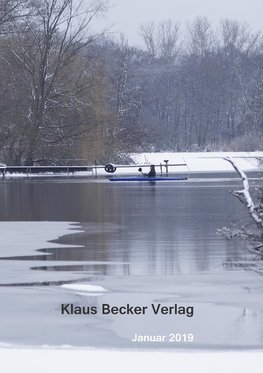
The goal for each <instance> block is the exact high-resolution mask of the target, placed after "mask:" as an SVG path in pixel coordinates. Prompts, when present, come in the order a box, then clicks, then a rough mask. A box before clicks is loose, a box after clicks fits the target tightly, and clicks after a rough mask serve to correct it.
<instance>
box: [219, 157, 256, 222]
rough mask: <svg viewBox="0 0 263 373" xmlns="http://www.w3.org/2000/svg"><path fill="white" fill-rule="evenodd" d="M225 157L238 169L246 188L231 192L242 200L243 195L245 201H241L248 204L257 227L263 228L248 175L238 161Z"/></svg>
mask: <svg viewBox="0 0 263 373" xmlns="http://www.w3.org/2000/svg"><path fill="white" fill-rule="evenodd" d="M224 159H225V160H226V161H228V162H230V163H231V165H232V166H233V168H234V169H235V170H236V172H237V173H238V174H239V176H240V177H241V179H242V183H243V188H244V189H242V190H240V191H234V192H233V191H232V192H231V193H232V194H233V195H234V196H236V197H238V198H239V200H241V199H240V196H243V198H244V201H243V200H241V201H242V202H243V203H244V204H245V205H246V207H247V209H248V211H249V214H250V216H251V217H252V219H253V220H254V221H255V223H256V224H257V227H258V228H262V229H263V220H262V219H261V217H260V215H259V214H258V212H257V208H256V206H255V204H254V202H253V200H252V197H251V195H250V192H249V182H248V178H247V175H246V174H245V172H244V171H243V170H241V168H239V166H238V165H237V164H236V162H235V161H234V160H233V159H232V158H231V157H227V158H224Z"/></svg>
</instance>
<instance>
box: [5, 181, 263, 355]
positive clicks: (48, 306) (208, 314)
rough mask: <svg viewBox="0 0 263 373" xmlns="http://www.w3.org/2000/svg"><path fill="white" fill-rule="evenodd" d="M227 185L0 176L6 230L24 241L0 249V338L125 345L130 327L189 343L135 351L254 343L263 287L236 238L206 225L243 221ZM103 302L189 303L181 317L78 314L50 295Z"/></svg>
mask: <svg viewBox="0 0 263 373" xmlns="http://www.w3.org/2000/svg"><path fill="white" fill-rule="evenodd" d="M235 183H237V181H235ZM233 184H234V183H232V182H230V181H228V182H227V183H226V182H225V183H223V182H211V181H209V182H207V183H206V182H202V183H201V182H197V181H196V180H195V181H190V182H182V183H172V184H170V183H162V184H161V185H159V184H158V183H156V185H145V184H143V185H140V184H139V183H138V184H136V183H135V184H134V185H128V184H124V185H122V184H118V183H116V184H115V183H114V184H111V183H110V182H107V181H106V182H89V181H87V180H84V179H83V180H79V179H66V180H62V179H59V180H58V179H51V180H48V179H47V178H46V179H45V180H39V179H38V180H37V181H34V180H31V181H30V180H24V181H14V182H9V181H6V182H2V183H0V206H1V209H0V220H2V221H10V227H9V229H10V231H11V230H12V227H17V228H18V226H19V227H20V228H19V229H20V231H19V232H20V234H21V237H23V239H24V240H25V241H26V242H23V245H22V243H21V242H20V240H21V237H17V245H15V250H14V251H15V252H12V251H10V255H9V251H8V250H2V253H3V252H4V251H5V253H7V255H8V256H9V257H8V258H7V257H5V258H4V259H3V258H1V259H2V260H1V261H0V268H1V271H0V272H1V282H0V298H1V304H3V305H4V306H3V307H1V311H0V334H1V337H0V342H1V341H5V342H8V343H13V344H17V343H20V344H29V345H41V344H49V345H61V344H64V345H65V344H69V345H75V346H80V345H82V346H93V347H118V348H121V347H126V348H141V347H142V346H141V345H140V346H137V345H136V343H133V342H131V338H132V337H133V336H134V333H139V334H140V333H141V334H166V335H169V334H170V333H173V332H179V333H193V334H194V335H195V342H194V344H193V345H187V346H186V345H175V344H174V345H172V344H169V343H165V344H163V345H161V346H160V345H158V346H157V345H143V348H218V347H219V348H239V347H242V348H244V347H248V348H260V346H262V343H263V337H262V335H263V333H262V330H263V329H262V325H263V323H262V320H263V312H262V307H261V306H260V304H261V303H262V302H261V303H260V300H261V297H262V287H263V285H262V284H261V282H260V281H259V280H258V278H255V276H253V275H252V274H251V273H250V272H248V271H246V270H247V269H251V268H252V265H253V263H252V264H251V262H250V261H248V260H246V258H247V255H248V253H247V250H246V248H245V242H240V241H234V240H232V241H226V240H224V239H222V238H221V237H219V236H218V235H217V229H218V228H221V227H222V226H224V225H227V224H229V223H230V222H236V223H242V222H243V221H244V219H245V218H246V211H245V210H244V208H243V206H242V205H241V204H240V203H239V202H238V201H237V199H235V198H233V196H232V195H230V194H229V193H228V189H231V188H237V185H235V187H233ZM16 221H18V222H21V221H27V222H28V224H22V225H21V223H19V224H16V223H15V222H16ZM50 221H51V222H55V221H56V222H60V223H59V224H61V222H76V223H77V222H79V223H78V224H76V225H75V226H74V225H73V226H72V228H76V229H77V231H76V230H75V231H74V230H70V229H69V227H68V226H70V224H67V225H68V226H67V229H66V231H64V230H63V232H66V233H61V234H58V230H57V229H58V228H56V227H55V225H54V223H52V225H50ZM11 222H12V223H11ZM32 222H39V223H38V224H36V223H35V224H32ZM62 225H63V224H62ZM3 226H5V227H6V225H5V224H3V223H2V229H3ZM51 228H54V229H53V230H52V229H51ZM14 229H15V228H14ZM32 229H34V235H32V236H33V239H32V236H31V235H30V233H31V234H32ZM42 230H44V231H45V232H46V233H47V236H43V235H41V233H42ZM67 232H68V234H67ZM59 235H61V237H60V238H59V239H57V240H54V241H51V242H52V245H51V246H50V245H46V243H47V240H49V239H50V238H49V237H51V238H52V239H53V237H54V238H55V237H58V236H59ZM40 237H42V238H41V239H40ZM45 237H47V238H45ZM44 238H45V239H44ZM13 241H14V240H13ZM29 243H30V250H28V247H29ZM1 244H2V248H3V242H2V243H1ZM1 244H0V245H1ZM13 244H14V242H13ZM41 245H42V247H41ZM69 245H70V246H69ZM10 247H12V245H11V246H10ZM13 248H14V247H13ZM32 248H33V250H32ZM20 249H21V252H20V251H19V250H20ZM23 250H24V251H23ZM26 250H27V252H25V251H26ZM34 250H38V255H35V254H34ZM47 254H51V255H47ZM2 255H3V254H2ZM29 255H30V256H29ZM11 259H12V260H11ZM244 269H245V270H244ZM70 282H76V283H78V282H83V283H84V284H90V283H91V284H93V283H95V284H97V285H100V286H103V287H104V288H105V289H107V290H109V291H107V292H105V293H104V294H99V295H100V296H96V295H94V294H88V293H85V292H84V291H83V292H81V293H80V292H79V291H70V290H67V289H64V288H61V286H60V285H61V284H65V283H70ZM7 285H8V286H7ZM25 285H27V286H25ZM43 285H45V286H43ZM103 302H104V303H107V304H112V305H119V306H122V305H125V304H132V305H147V306H148V305H150V304H152V303H154V302H161V303H162V304H164V305H166V304H167V306H171V305H173V304H177V303H179V304H186V305H190V306H194V307H195V310H196V313H195V316H194V317H192V318H180V317H178V318H177V317H172V316H169V317H167V315H158V316H156V315H152V314H150V313H149V314H148V315H147V317H140V316H134V317H129V316H123V315H114V316H113V315H104V316H102V315H100V314H96V315H93V316H91V317H79V316H72V315H66V316H61V313H60V311H59V309H60V305H61V303H70V304H71V303H74V304H77V305H83V306H88V305H91V306H97V307H98V308H99V307H101V304H102V303H103Z"/></svg>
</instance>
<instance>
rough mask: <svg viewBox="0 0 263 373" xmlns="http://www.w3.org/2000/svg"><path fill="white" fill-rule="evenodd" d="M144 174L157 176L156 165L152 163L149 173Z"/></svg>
mask: <svg viewBox="0 0 263 373" xmlns="http://www.w3.org/2000/svg"><path fill="white" fill-rule="evenodd" d="M143 175H144V176H147V177H155V176H156V171H155V167H154V165H153V164H152V165H151V166H150V171H149V172H148V174H143Z"/></svg>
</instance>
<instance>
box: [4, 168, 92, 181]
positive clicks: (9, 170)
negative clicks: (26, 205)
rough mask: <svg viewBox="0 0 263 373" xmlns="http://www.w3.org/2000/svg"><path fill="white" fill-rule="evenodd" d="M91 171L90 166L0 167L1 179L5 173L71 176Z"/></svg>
mask: <svg viewBox="0 0 263 373" xmlns="http://www.w3.org/2000/svg"><path fill="white" fill-rule="evenodd" d="M87 171H90V172H91V171H92V167H91V166H0V172H1V173H2V175H3V178H4V177H5V175H6V174H7V173H9V174H10V175H12V174H26V175H27V176H31V175H37V174H47V173H52V174H59V173H66V174H73V175H74V173H75V172H87Z"/></svg>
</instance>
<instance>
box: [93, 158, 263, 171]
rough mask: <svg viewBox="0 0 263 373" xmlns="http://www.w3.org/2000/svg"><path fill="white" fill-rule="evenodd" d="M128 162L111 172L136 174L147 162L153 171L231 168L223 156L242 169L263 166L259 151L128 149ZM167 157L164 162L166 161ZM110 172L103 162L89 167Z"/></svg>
mask: <svg viewBox="0 0 263 373" xmlns="http://www.w3.org/2000/svg"><path fill="white" fill-rule="evenodd" d="M129 157H130V159H131V160H132V162H133V164H132V165H115V167H116V171H115V172H114V173H113V174H114V175H124V174H125V175H133V174H135V175H138V174H140V173H139V172H138V167H139V166H140V167H142V168H143V172H146V171H149V165H151V164H154V165H155V167H156V171H157V174H161V173H163V174H165V173H166V164H167V165H168V172H169V174H190V175H191V174H194V173H197V172H202V173H211V172H234V169H233V167H232V165H231V164H230V163H229V162H227V161H226V160H225V158H227V157H232V158H234V159H235V162H236V163H237V164H238V165H239V167H240V168H242V169H243V170H244V171H257V170H259V169H260V168H261V170H263V164H262V163H261V161H262V160H263V152H206V153H131V154H129ZM166 161H168V162H166ZM94 174H97V175H107V176H109V175H112V174H111V173H108V172H106V171H105V169H104V166H99V167H98V168H96V169H95V168H93V175H94Z"/></svg>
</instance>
